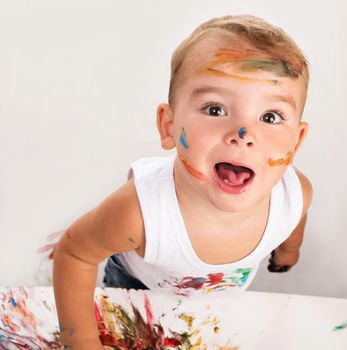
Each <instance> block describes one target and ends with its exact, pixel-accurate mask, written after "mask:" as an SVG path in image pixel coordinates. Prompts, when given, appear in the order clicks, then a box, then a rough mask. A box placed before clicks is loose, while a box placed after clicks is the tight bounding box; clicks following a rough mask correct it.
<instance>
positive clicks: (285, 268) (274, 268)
mask: <svg viewBox="0 0 347 350" xmlns="http://www.w3.org/2000/svg"><path fill="white" fill-rule="evenodd" d="M267 269H268V271H269V272H279V273H281V272H288V271H289V270H290V269H291V266H288V265H283V266H278V265H275V264H269V265H268V267H267Z"/></svg>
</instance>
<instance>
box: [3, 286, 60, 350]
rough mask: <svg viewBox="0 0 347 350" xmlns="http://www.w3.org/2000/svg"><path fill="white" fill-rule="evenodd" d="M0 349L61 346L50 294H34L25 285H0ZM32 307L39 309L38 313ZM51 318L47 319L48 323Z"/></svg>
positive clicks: (12, 349)
mask: <svg viewBox="0 0 347 350" xmlns="http://www.w3.org/2000/svg"><path fill="white" fill-rule="evenodd" d="M0 302H1V313H0V349H11V350H16V349H18V350H23V349H28V350H29V349H30V350H41V349H62V348H63V346H62V344H61V343H60V342H59V332H58V330H57V325H56V324H55V325H54V326H53V327H49V325H48V324H49V323H50V324H54V320H55V309H54V298H53V293H51V294H50V295H49V296H47V295H42V294H41V295H35V294H33V293H32V292H31V291H30V289H29V288H0ZM33 310H40V316H41V317H42V318H43V320H39V319H38V314H37V313H36V314H35V313H34V311H33ZM49 320H51V322H49Z"/></svg>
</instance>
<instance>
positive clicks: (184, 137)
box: [180, 128, 189, 149]
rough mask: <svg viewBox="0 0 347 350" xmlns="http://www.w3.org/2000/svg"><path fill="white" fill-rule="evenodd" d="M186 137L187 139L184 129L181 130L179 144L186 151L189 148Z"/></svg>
mask: <svg viewBox="0 0 347 350" xmlns="http://www.w3.org/2000/svg"><path fill="white" fill-rule="evenodd" d="M186 137H187V134H186V132H185V131H184V128H182V133H181V136H180V142H181V144H182V145H183V147H184V148H187V149H188V147H189V146H188V145H187V141H186Z"/></svg>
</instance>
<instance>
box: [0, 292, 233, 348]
mask: <svg viewBox="0 0 347 350" xmlns="http://www.w3.org/2000/svg"><path fill="white" fill-rule="evenodd" d="M112 294H113V297H114V299H113V300H119V299H120V298H121V297H124V296H125V297H126V298H127V301H126V302H125V303H124V301H123V303H124V304H122V305H120V304H119V303H118V302H117V303H115V302H112V300H111V299H110V298H109V296H108V294H107V291H106V290H104V289H101V288H98V289H97V291H96V294H95V299H94V310H95V316H96V320H97V325H98V329H99V336H100V339H101V341H102V343H103V344H104V346H105V349H116V350H125V349H138V350H148V349H153V350H159V349H164V348H165V349H166V348H167V349H169V348H175V349H177V350H188V349H195V350H202V349H204V350H207V349H209V348H210V344H209V343H208V341H209V340H210V338H209V337H205V336H206V335H207V334H210V335H211V334H217V333H219V330H220V328H221V326H220V322H219V319H218V317H217V316H215V315H213V314H212V315H211V314H210V312H208V313H206V317H204V316H203V317H201V316H200V317H197V316H196V315H195V313H188V312H184V311H180V312H179V313H178V312H172V311H171V312H172V314H171V318H168V319H163V318H164V317H165V314H162V315H161V316H160V317H158V318H157V317H156V316H155V313H154V312H153V309H152V306H151V302H150V298H149V296H148V295H147V294H146V293H144V292H142V293H130V292H129V291H126V290H121V289H118V290H117V289H112ZM130 295H132V297H135V301H136V304H137V305H140V307H136V306H135V304H134V302H133V301H132V300H131V297H130ZM177 303H178V305H179V306H180V307H181V306H182V305H181V304H182V300H178V301H177ZM47 305H49V307H48V308H47ZM141 305H142V306H141ZM0 308H1V318H0V349H11V350H12V349H13V350H24V349H28V350H29V349H30V350H41V349H53V350H55V349H60V350H62V349H63V348H64V346H63V345H62V344H61V343H60V342H59V335H60V332H59V325H58V322H57V317H56V309H55V304H54V294H53V289H52V288H42V287H41V288H40V287H37V288H3V287H2V288H1V287H0ZM183 309H184V308H183ZM166 312H168V313H170V309H168V310H166ZM5 315H6V317H4V316H5ZM173 316H174V320H175V322H176V328H175V330H173V329H171V328H170V327H171V324H170V325H169V327H168V326H167V325H166V326H165V320H172V317H173ZM177 321H178V322H177ZM224 341H225V340H224ZM229 342H230V340H228V343H226V345H225V346H218V345H217V344H215V343H214V345H213V346H214V348H219V349H233V350H236V349H237V348H233V347H231V345H230V344H229ZM229 345H230V346H229ZM226 346H228V347H226Z"/></svg>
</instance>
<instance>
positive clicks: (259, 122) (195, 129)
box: [174, 44, 306, 211]
mask: <svg viewBox="0 0 347 350" xmlns="http://www.w3.org/2000/svg"><path fill="white" fill-rule="evenodd" d="M220 47H221V46H219V47H218V46H216V47H215V48H214V49H212V50H211V47H208V48H206V47H204V45H203V44H200V47H198V48H197V49H196V52H195V55H196V56H195V58H196V59H195V60H194V62H193V61H192V62H189V63H187V65H186V67H185V70H184V77H183V78H182V79H181V81H180V86H179V89H177V92H176V96H175V98H176V103H175V108H174V134H175V140H176V146H177V151H178V154H179V155H180V160H181V162H179V163H178V164H177V165H176V168H177V175H178V176H177V181H181V186H185V185H186V186H189V187H190V190H192V189H193V190H196V191H199V193H204V196H205V197H206V196H207V197H208V198H209V199H210V201H211V202H213V203H214V205H215V206H216V207H218V208H220V209H222V210H226V211H228V210H237V209H238V208H241V207H245V206H247V205H251V203H254V201H255V200H260V199H261V198H264V197H265V195H268V194H269V193H270V191H271V188H272V187H273V186H274V185H275V184H276V183H277V182H278V181H279V179H280V178H281V177H282V175H283V173H284V171H285V170H286V166H287V165H288V164H290V163H291V161H292V158H293V155H294V153H295V151H296V149H297V147H298V146H299V144H300V142H301V140H302V139H303V137H304V135H305V131H306V124H305V123H301V122H300V114H301V111H302V105H303V103H304V95H305V90H304V86H305V84H304V82H303V79H302V78H300V77H299V78H293V76H291V72H289V73H288V71H287V70H288V68H287V66H286V65H285V64H284V63H282V62H279V61H275V60H270V59H265V58H263V57H257V56H254V55H253V56H250V57H249V53H248V54H247V52H246V53H243V54H242V55H241V54H239V57H237V58H235V57H232V54H230V55H229V53H231V52H232V51H231V50H225V49H221V48H220ZM209 50H210V51H209ZM206 52H210V54H206ZM188 144H189V147H186V146H187V145H188ZM182 159H184V161H183V160H182ZM187 164H189V166H187ZM197 174H198V175H199V176H197Z"/></svg>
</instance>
